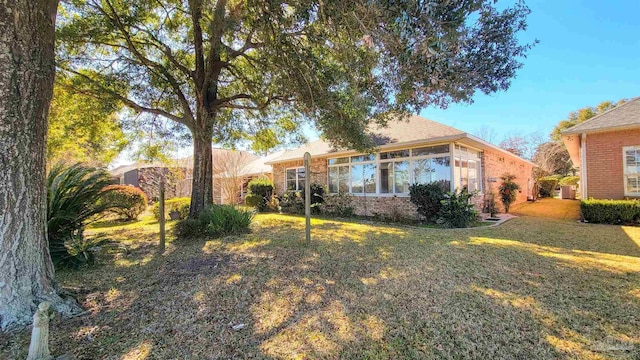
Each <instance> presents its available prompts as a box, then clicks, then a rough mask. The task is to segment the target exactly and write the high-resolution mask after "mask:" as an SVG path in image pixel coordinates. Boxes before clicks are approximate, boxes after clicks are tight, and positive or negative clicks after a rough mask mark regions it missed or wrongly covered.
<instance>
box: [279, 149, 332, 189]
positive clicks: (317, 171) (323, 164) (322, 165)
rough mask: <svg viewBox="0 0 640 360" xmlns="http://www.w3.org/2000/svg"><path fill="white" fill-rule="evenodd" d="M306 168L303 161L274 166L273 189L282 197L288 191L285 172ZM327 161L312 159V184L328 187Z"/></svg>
mask: <svg viewBox="0 0 640 360" xmlns="http://www.w3.org/2000/svg"><path fill="white" fill-rule="evenodd" d="M300 166H304V163H303V161H302V160H296V161H289V162H285V163H280V164H275V165H273V187H274V188H275V192H276V194H277V195H282V194H283V193H284V192H285V191H286V190H287V189H286V187H285V170H286V169H288V168H295V167H300ZM327 176H328V175H327V159H326V158H312V159H311V182H312V183H318V184H323V185H327Z"/></svg>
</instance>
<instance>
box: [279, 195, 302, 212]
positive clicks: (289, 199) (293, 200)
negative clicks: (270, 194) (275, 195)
mask: <svg viewBox="0 0 640 360" xmlns="http://www.w3.org/2000/svg"><path fill="white" fill-rule="evenodd" d="M278 201H279V205H280V211H281V212H283V213H285V214H298V215H301V214H304V198H303V197H302V192H300V191H295V190H289V191H287V192H285V193H284V194H282V196H281V197H280V199H278Z"/></svg>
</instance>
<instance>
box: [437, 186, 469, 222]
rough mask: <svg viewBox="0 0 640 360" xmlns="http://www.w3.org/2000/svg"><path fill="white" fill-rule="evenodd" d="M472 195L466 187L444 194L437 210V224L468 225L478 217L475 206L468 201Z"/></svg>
mask: <svg viewBox="0 0 640 360" xmlns="http://www.w3.org/2000/svg"><path fill="white" fill-rule="evenodd" d="M472 196H473V194H470V193H469V192H468V191H467V189H466V188H463V189H462V190H461V191H459V192H458V191H456V192H454V193H447V194H445V198H444V200H442V201H441V204H442V208H441V209H440V211H439V212H438V224H442V225H444V226H445V227H449V228H464V227H468V226H469V225H470V224H471V223H472V222H473V221H475V220H476V218H477V217H478V213H477V212H476V210H475V207H474V206H473V204H471V203H470V202H469V199H471V197H472Z"/></svg>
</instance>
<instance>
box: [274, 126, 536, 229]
mask: <svg viewBox="0 0 640 360" xmlns="http://www.w3.org/2000/svg"><path fill="white" fill-rule="evenodd" d="M372 134H373V137H374V139H375V141H376V144H377V145H378V147H379V148H378V150H379V151H378V152H377V153H374V154H361V153H358V152H356V151H353V150H337V149H333V148H332V147H331V146H330V145H329V144H328V143H327V142H325V141H323V140H317V141H314V142H311V143H309V144H306V145H304V146H302V147H299V148H297V149H294V150H290V151H286V152H285V153H284V154H283V155H282V156H280V157H278V158H276V159H273V160H270V161H267V162H266V163H267V164H271V165H272V166H273V181H274V186H275V191H276V192H277V193H278V194H282V193H283V192H285V191H287V190H301V189H302V188H303V186H304V182H305V181H307V180H308V179H309V180H310V181H311V182H313V183H320V184H323V185H326V186H327V189H328V191H329V193H338V192H346V193H350V194H352V195H354V196H355V197H356V201H355V202H354V207H355V211H356V213H358V214H361V215H367V216H370V215H375V214H382V215H384V214H387V215H389V214H391V213H392V212H395V213H396V214H402V215H404V216H410V217H415V216H417V213H416V209H415V207H414V205H413V204H412V203H411V202H410V201H409V185H410V184H413V183H428V182H433V181H443V182H445V184H447V185H448V187H449V189H450V190H452V191H453V190H455V189H460V188H462V187H467V188H468V189H469V190H470V191H475V192H477V193H478V195H476V196H475V197H474V199H473V201H474V204H475V205H476V206H477V207H478V209H481V207H482V203H483V200H484V195H485V194H488V193H490V192H493V193H497V190H498V186H499V181H500V180H499V178H500V176H502V175H503V174H505V173H510V174H513V175H515V176H516V182H517V183H518V184H519V185H520V187H521V189H522V191H521V193H519V194H518V198H517V202H522V201H526V200H527V198H528V197H529V196H531V191H532V185H533V183H532V172H533V167H534V166H535V164H533V163H531V162H529V161H527V160H524V159H522V158H519V157H517V156H516V155H514V154H512V153H510V152H508V151H505V150H503V149H500V148H498V147H496V146H494V145H492V144H489V143H487V142H485V141H483V140H481V139H479V138H477V137H475V136H473V135H470V134H468V133H465V132H463V131H461V130H458V129H455V128H452V127H450V126H446V125H443V124H440V123H437V122H434V121H431V120H428V119H425V118H422V117H419V116H411V117H410V118H409V119H408V121H399V122H394V123H390V124H389V127H388V128H380V127H374V128H372ZM305 152H309V153H310V154H311V158H312V160H311V174H305V172H304V168H303V167H302V165H303V161H302V158H303V156H304V153H305ZM497 203H498V204H499V203H500V202H499V201H497Z"/></svg>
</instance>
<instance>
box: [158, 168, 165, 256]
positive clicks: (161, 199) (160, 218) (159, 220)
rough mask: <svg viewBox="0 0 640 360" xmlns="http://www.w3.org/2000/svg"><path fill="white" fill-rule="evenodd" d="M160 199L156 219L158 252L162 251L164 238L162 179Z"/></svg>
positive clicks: (162, 180)
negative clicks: (157, 217) (158, 242)
mask: <svg viewBox="0 0 640 360" xmlns="http://www.w3.org/2000/svg"><path fill="white" fill-rule="evenodd" d="M159 193H160V199H159V200H158V212H159V213H160V217H159V219H158V224H160V245H159V246H158V252H159V253H161V254H162V253H163V252H164V240H165V229H164V179H161V180H160V191H159Z"/></svg>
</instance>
